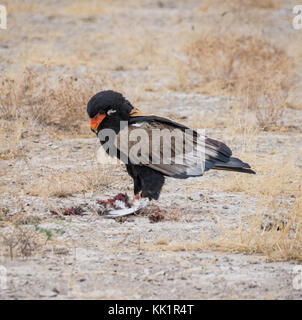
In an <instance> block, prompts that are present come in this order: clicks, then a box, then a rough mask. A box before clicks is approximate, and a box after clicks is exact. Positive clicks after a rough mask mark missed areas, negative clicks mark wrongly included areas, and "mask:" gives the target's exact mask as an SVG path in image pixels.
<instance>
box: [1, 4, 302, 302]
mask: <svg viewBox="0 0 302 320" xmlns="http://www.w3.org/2000/svg"><path fill="white" fill-rule="evenodd" d="M2 4H5V5H6V6H7V11H8V14H9V15H8V30H0V72H1V75H0V77H1V79H0V80H1V81H0V90H1V91H0V117H1V119H0V138H1V141H0V161H1V162H0V170H1V171H0V179H1V180H0V192H1V194H0V232H1V234H0V265H2V266H4V267H5V268H6V270H7V283H6V289H4V287H2V289H1V287H0V297H1V298H2V299H41V298H46V299H48V298H51V299H64V298H67V299H76V298H100V299H148V298H152V299H153V298H154V299H155V298H157V299H162V298H163V299H167V298H169V299H227V298H231V299H236V298H237V299H238V298H243V299H257V298H259V299H301V297H302V289H300V290H299V289H294V288H293V279H294V277H295V274H294V272H293V268H294V266H295V265H297V264H300V263H301V261H302V236H301V234H302V233H301V231H302V230H301V228H302V196H301V194H302V186H301V181H302V165H301V160H302V152H301V151H302V135H301V120H302V107H301V103H302V100H301V92H302V91H301V84H302V82H301V79H302V78H301V76H302V73H301V72H302V69H301V62H302V51H301V48H302V47H301V45H299V43H300V44H301V37H302V31H295V30H294V29H293V28H292V24H291V20H292V17H293V15H292V7H293V3H291V2H290V1H269V0H266V1H249V0H242V1H239V0H232V1H229V2H228V4H225V3H224V1H220V0H215V1H203V2H201V1H193V0H192V1H180V0H179V1H176V0H169V1H151V0H150V1H145V0H144V1H138V0H135V1H128V2H127V5H125V4H124V2H123V1H118V0H116V1H105V0H104V1H96V0H94V1H90V2H89V4H88V2H86V1H82V0H77V1H71V0H70V1H69V0H64V1H48V0H43V1H42V0H40V1H29V0H28V1H21V0H10V1H5V0H2ZM107 88H113V89H116V90H118V91H121V92H123V93H124V94H125V95H126V97H127V98H129V100H130V101H131V102H132V103H133V104H134V105H135V106H137V107H139V108H141V109H142V110H143V111H145V112H151V113H157V114H161V115H164V116H168V117H171V118H173V119H175V120H179V121H181V122H182V123H184V124H186V125H188V126H191V127H194V128H206V132H207V135H208V136H211V137H212V138H216V139H220V140H222V141H224V142H226V143H227V144H228V145H229V146H230V147H231V148H232V150H233V152H234V154H235V155H236V156H239V157H241V158H242V159H243V160H246V161H247V162H249V163H250V164H251V165H252V166H253V168H254V169H255V170H256V171H257V175H255V176H250V175H248V176H247V175H242V174H239V173H238V174H234V173H228V172H215V171H214V172H213V171H210V172H208V173H207V174H206V175H205V176H204V177H202V178H197V179H196V178H195V179H187V180H173V179H167V183H166V185H165V187H164V189H163V191H162V194H161V198H160V200H159V201H158V203H157V205H158V206H159V207H160V208H161V209H162V211H163V212H164V219H163V220H162V221H159V222H153V221H151V220H150V219H149V217H148V216H147V215H143V216H135V217H129V218H127V219H122V220H118V221H115V220H108V219H104V218H102V217H101V216H99V215H98V214H97V210H98V204H97V201H96V200H97V199H105V198H108V197H112V196H113V195H115V194H116V193H119V192H127V193H128V194H129V195H132V181H131V179H130V178H129V177H128V175H127V173H126V171H125V169H124V167H122V166H120V165H114V166H112V165H101V164H99V163H97V162H96V156H95V153H96V150H97V148H98V144H97V141H96V139H95V136H94V135H93V134H92V133H90V131H89V121H88V119H87V116H86V110H85V104H86V103H87V101H88V99H89V97H90V96H91V95H92V94H94V93H95V92H97V91H98V90H102V89H107ZM67 208H72V210H73V212H74V211H76V213H80V214H81V215H65V213H66V212H67V211H66V209H67ZM64 209H65V211H64ZM51 211H55V212H57V213H58V214H57V215H54V214H52V213H51ZM69 212H70V211H69Z"/></svg>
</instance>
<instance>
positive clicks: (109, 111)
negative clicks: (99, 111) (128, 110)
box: [107, 109, 116, 116]
mask: <svg viewBox="0 0 302 320" xmlns="http://www.w3.org/2000/svg"><path fill="white" fill-rule="evenodd" d="M115 112H116V110H114V109H110V110H108V111H107V115H108V116H110V115H112V114H113V113H115Z"/></svg>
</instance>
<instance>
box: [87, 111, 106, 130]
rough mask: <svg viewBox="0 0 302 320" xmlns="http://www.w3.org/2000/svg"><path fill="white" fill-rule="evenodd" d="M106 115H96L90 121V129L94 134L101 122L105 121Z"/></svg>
mask: <svg viewBox="0 0 302 320" xmlns="http://www.w3.org/2000/svg"><path fill="white" fill-rule="evenodd" d="M105 117H106V114H101V113H98V114H97V115H96V116H95V117H93V118H92V119H91V120H90V129H91V130H92V131H94V132H97V129H98V127H99V125H100V124H101V122H102V121H103V120H104V119H105Z"/></svg>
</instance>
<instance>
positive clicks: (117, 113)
mask: <svg viewBox="0 0 302 320" xmlns="http://www.w3.org/2000/svg"><path fill="white" fill-rule="evenodd" d="M132 109H133V106H132V105H131V103H130V102H129V101H127V100H126V99H125V98H124V96H123V95H122V94H121V93H119V92H115V91H112V90H106V91H101V92H99V93H97V94H95V95H94V96H93V97H92V98H91V99H90V100H89V102H88V104H87V113H88V115H89V118H90V128H91V130H92V131H94V132H97V130H98V127H99V126H100V124H101V122H102V121H103V120H104V119H105V118H106V117H108V118H116V119H118V120H120V121H122V120H128V119H129V114H130V112H131V110H132Z"/></svg>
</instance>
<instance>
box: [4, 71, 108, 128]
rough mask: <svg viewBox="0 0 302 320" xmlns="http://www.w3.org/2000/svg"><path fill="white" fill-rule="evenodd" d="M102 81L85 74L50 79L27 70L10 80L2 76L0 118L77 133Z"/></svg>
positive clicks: (45, 75)
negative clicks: (79, 76) (87, 106)
mask: <svg viewBox="0 0 302 320" xmlns="http://www.w3.org/2000/svg"><path fill="white" fill-rule="evenodd" d="M104 79H105V77H103V79H100V78H98V79H97V78H93V77H90V76H89V75H86V76H85V77H83V78H81V79H78V78H77V77H73V76H66V77H59V78H58V79H54V80H52V79H51V78H50V77H49V74H48V73H46V74H43V75H42V76H41V75H38V74H37V73H36V72H34V71H32V70H30V69H25V71H24V72H23V74H22V75H21V74H17V75H16V76H15V77H14V78H9V77H2V79H1V81H0V90H1V96H0V117H1V118H2V119H5V120H9V121H10V120H13V121H15V120H18V121H20V120H23V122H24V123H28V122H29V126H34V125H35V124H39V125H42V126H44V127H47V126H50V127H55V128H56V129H60V130H62V131H63V130H64V131H73V132H80V130H81V124H82V123H83V121H86V122H87V115H86V105H87V102H88V100H89V99H90V97H91V96H92V95H93V94H95V92H98V91H100V90H101V88H102V87H103V86H104V82H105V80H104Z"/></svg>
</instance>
